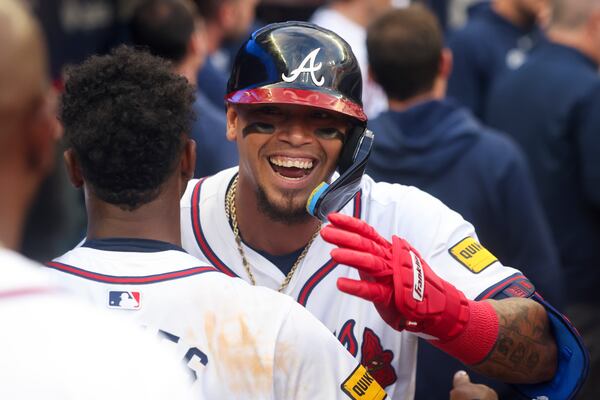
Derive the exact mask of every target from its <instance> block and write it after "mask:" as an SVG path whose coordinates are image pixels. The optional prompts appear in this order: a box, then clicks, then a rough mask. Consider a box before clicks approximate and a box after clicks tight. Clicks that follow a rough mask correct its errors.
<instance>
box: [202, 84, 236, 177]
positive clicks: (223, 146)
mask: <svg viewBox="0 0 600 400" xmlns="http://www.w3.org/2000/svg"><path fill="white" fill-rule="evenodd" d="M193 108H194V112H195V114H196V120H195V121H194V123H193V125H192V131H191V134H190V137H191V138H192V139H194V140H195V141H196V171H195V172H194V177H196V178H200V177H203V176H208V175H213V174H215V173H217V172H219V171H221V170H222V169H226V168H229V167H233V166H234V165H237V163H238V153H237V147H236V145H235V143H232V142H229V141H228V140H227V138H226V137H225V133H226V132H227V124H226V116H225V111H224V110H223V109H219V108H217V107H215V106H214V105H213V103H212V102H211V101H210V100H209V99H208V98H207V97H206V96H204V95H203V94H202V93H200V92H196V101H195V102H194V105H193Z"/></svg>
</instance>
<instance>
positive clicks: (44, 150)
mask: <svg viewBox="0 0 600 400" xmlns="http://www.w3.org/2000/svg"><path fill="white" fill-rule="evenodd" d="M57 101H58V100H57V95H56V93H55V92H54V90H49V91H48V93H46V94H45V95H44V96H43V97H42V99H41V101H40V104H39V105H38V106H37V107H36V109H35V111H34V113H33V114H32V115H31V117H30V118H29V120H28V129H29V134H28V135H25V136H24V138H25V140H26V141H27V146H28V149H29V151H28V162H29V166H30V167H31V168H32V170H35V171H39V172H40V174H41V175H42V176H45V175H46V174H48V173H49V172H50V171H52V168H53V167H54V162H55V158H56V151H55V148H56V143H57V142H58V140H59V139H60V138H61V136H62V127H61V125H60V123H59V122H58V119H57V118H56V114H57Z"/></svg>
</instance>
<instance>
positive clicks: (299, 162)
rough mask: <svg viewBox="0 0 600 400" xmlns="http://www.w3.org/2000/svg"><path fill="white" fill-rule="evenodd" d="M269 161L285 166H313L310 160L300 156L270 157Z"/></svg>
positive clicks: (307, 167)
mask: <svg viewBox="0 0 600 400" xmlns="http://www.w3.org/2000/svg"><path fill="white" fill-rule="evenodd" d="M269 161H271V163H273V164H274V165H277V166H279V167H286V168H292V167H294V168H301V169H311V168H312V166H313V162H312V160H307V159H301V158H289V157H270V158H269Z"/></svg>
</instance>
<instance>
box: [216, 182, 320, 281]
mask: <svg viewBox="0 0 600 400" xmlns="http://www.w3.org/2000/svg"><path fill="white" fill-rule="evenodd" d="M237 184H238V175H236V176H235V179H234V180H233V183H232V184H231V186H230V187H229V190H227V195H226V196H225V215H227V219H228V220H229V221H231V226H232V228H233V235H234V236H235V243H236V244H237V249H238V252H239V253H240V256H241V257H242V264H243V265H244V269H245V270H246V273H247V274H248V277H249V278H250V282H251V283H252V285H255V286H256V279H254V274H253V273H252V270H251V269H250V263H249V262H248V260H247V259H246V253H245V252H244V248H243V246H242V238H241V237H240V230H239V228H238V221H237V212H236V207H235V194H236V192H237ZM320 230H321V223H320V222H319V226H318V228H317V230H316V231H315V233H313V235H312V237H311V238H310V240H309V241H308V243H307V244H306V246H305V247H304V249H303V250H302V253H300V255H299V256H298V258H297V259H296V261H295V262H294V264H293V265H292V268H291V269H290V272H289V273H288V274H287V275H286V277H285V279H284V280H283V282H281V286H279V289H278V290H277V291H278V292H282V291H283V290H284V289H285V288H286V287H287V286H288V285H289V283H290V281H291V280H292V276H294V273H295V272H296V270H297V269H298V266H299V265H300V263H301V262H302V260H304V258H305V257H306V254H307V253H308V249H309V248H310V246H311V245H312V243H313V242H314V241H315V239H316V238H317V235H318V234H319V231H320Z"/></svg>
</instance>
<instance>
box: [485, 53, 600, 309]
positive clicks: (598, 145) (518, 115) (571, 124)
mask: <svg viewBox="0 0 600 400" xmlns="http://www.w3.org/2000/svg"><path fill="white" fill-rule="evenodd" d="M597 68H598V66H597V65H596V63H594V62H593V61H592V60H591V59H589V58H588V57H586V56H585V55H584V54H582V53H580V52H579V51H577V50H575V49H573V48H571V47H566V46H562V45H558V44H554V43H551V42H548V41H544V42H543V43H541V44H540V45H539V46H538V47H537V48H536V49H535V50H534V51H532V52H531V55H530V59H529V60H528V61H527V62H526V63H525V64H524V65H523V66H522V67H521V68H519V69H518V70H517V71H515V72H513V73H512V74H510V75H507V76H506V77H505V78H503V79H501V80H500V81H498V83H497V86H496V87H495V89H494V91H493V95H492V96H491V97H490V102H489V105H488V115H489V122H490V124H492V125H493V126H495V127H498V128H499V129H501V130H503V131H506V132H507V133H508V134H510V135H511V136H512V137H513V138H514V139H515V140H516V141H517V142H518V143H519V144H520V145H521V147H522V148H523V150H524V152H525V154H526V156H527V158H528V160H529V164H530V166H531V170H532V172H533V176H534V178H535V182H536V183H537V187H538V192H539V194H540V198H541V200H542V203H543V205H544V208H545V211H546V215H547V217H548V221H549V222H550V226H551V228H552V230H553V233H554V236H555V240H556V243H557V245H558V248H559V252H560V257H561V262H562V265H563V267H564V269H565V275H566V276H565V277H566V282H567V290H568V292H567V293H568V294H569V296H568V298H569V300H570V301H573V302H577V301H586V302H596V303H597V302H598V301H599V297H598V296H597V294H596V293H595V290H597V288H598V285H600V258H599V257H598V253H597V251H598V245H600V78H599V77H598V73H597Z"/></svg>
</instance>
